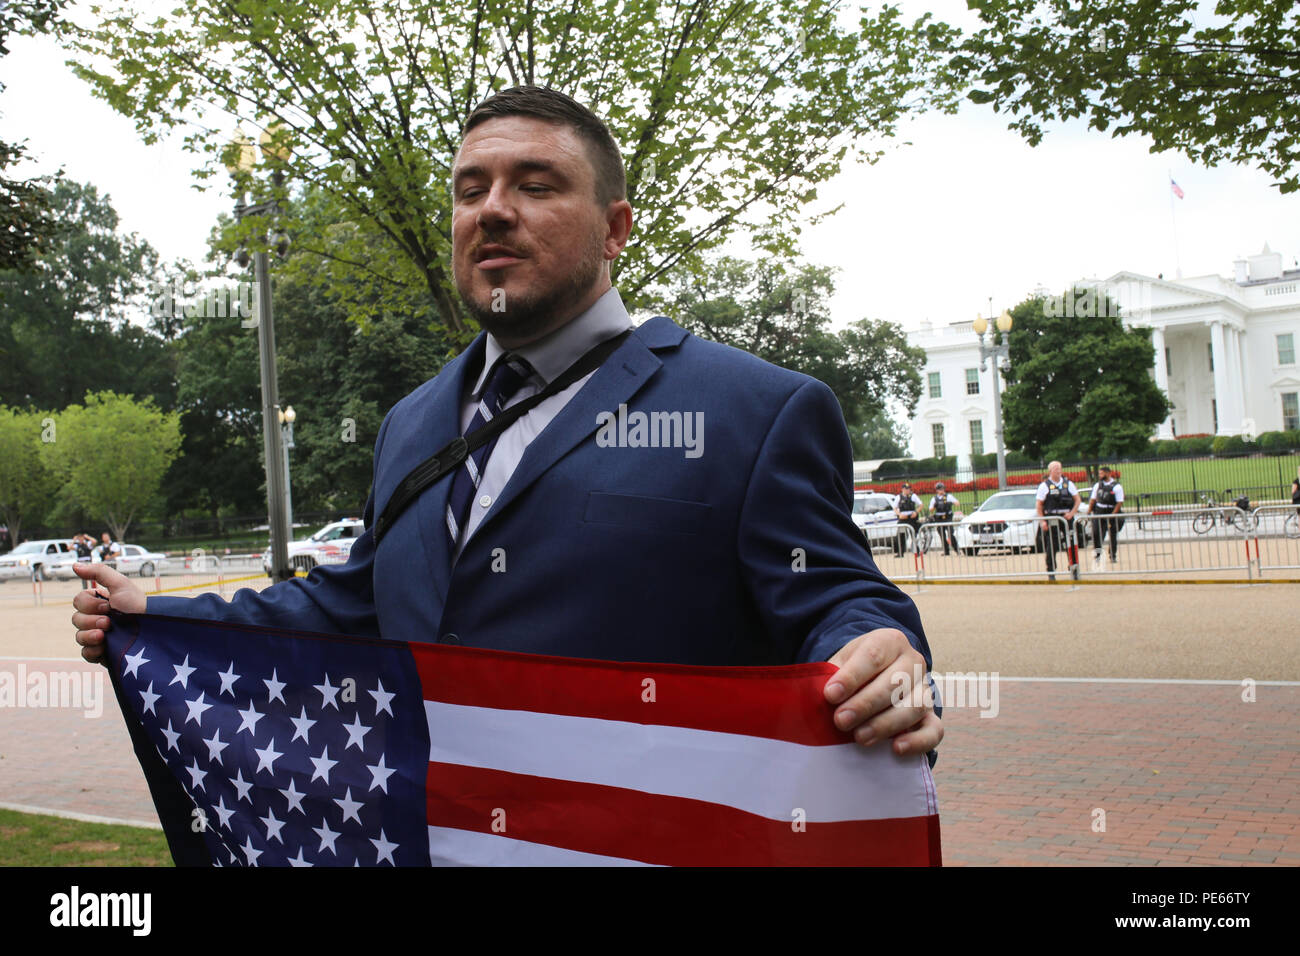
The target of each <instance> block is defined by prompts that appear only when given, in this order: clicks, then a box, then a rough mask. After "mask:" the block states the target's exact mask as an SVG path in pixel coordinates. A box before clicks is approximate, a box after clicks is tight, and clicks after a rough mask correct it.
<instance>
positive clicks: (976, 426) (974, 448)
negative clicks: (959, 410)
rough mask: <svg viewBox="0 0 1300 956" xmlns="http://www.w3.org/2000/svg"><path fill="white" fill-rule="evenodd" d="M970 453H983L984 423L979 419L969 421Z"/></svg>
mask: <svg viewBox="0 0 1300 956" xmlns="http://www.w3.org/2000/svg"><path fill="white" fill-rule="evenodd" d="M970 453H971V454H972V455H982V454H984V423H983V422H982V421H980V420H979V419H973V420H972V421H971V423H970Z"/></svg>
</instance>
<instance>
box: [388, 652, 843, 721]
mask: <svg viewBox="0 0 1300 956" xmlns="http://www.w3.org/2000/svg"><path fill="white" fill-rule="evenodd" d="M411 653H412V655H413V656H414V658H415V666H416V669H417V670H418V671H419V674H420V681H421V683H422V684H423V685H424V696H425V699H426V700H436V701H443V702H445V703H449V704H464V705H467V706H471V707H492V708H497V709H501V710H528V711H534V712H538V713H547V714H564V715H568V716H574V717H595V718H601V719H604V720H621V721H628V722H631V723H638V724H659V725H664V726H670V727H692V728H695V729H697V730H711V731H716V732H719V733H730V734H746V735H749V736H752V737H769V738H772V739H775V740H788V741H792V742H794V743H800V744H808V745H829V744H842V743H845V742H846V741H848V740H849V739H851V738H850V737H849V735H848V734H844V733H841V732H840V731H839V730H837V729H836V728H835V725H834V724H833V723H832V721H831V719H832V715H833V713H834V710H833V708H832V707H831V706H830V705H829V704H828V703H826V699H825V697H823V696H822V688H823V687H824V686H825V684H826V681H827V679H828V678H829V677H830V676H831V675H832V674H834V673H835V671H836V670H837V668H836V667H835V666H834V665H833V664H827V663H817V664H797V665H792V666H784V667H692V666H688V665H681V664H628V663H622V662H618V661H592V660H578V659H572V658H566V657H545V656H542V655H538V654H516V653H512V652H509V651H489V650H482V649H478V648H467V647H448V646H447V645H436V644H412V645H411ZM647 681H653V684H652V685H651V684H647V683H646V682H647ZM651 691H653V696H654V699H653V701H651V700H648V699H646V698H647V697H648V696H649V695H650V693H651Z"/></svg>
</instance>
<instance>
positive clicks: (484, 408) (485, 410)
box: [474, 399, 492, 431]
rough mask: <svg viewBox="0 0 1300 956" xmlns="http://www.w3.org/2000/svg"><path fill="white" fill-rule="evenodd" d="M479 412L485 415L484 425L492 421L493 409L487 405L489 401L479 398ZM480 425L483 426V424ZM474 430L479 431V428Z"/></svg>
mask: <svg viewBox="0 0 1300 956" xmlns="http://www.w3.org/2000/svg"><path fill="white" fill-rule="evenodd" d="M478 413H479V414H480V415H482V416H483V424H484V425H486V424H487V423H488V422H490V421H492V410H491V409H490V408H488V407H487V402H485V401H483V400H482V399H479V403H478ZM479 427H480V428H481V427H482V426H479ZM474 430H475V431H477V430H478V429H474Z"/></svg>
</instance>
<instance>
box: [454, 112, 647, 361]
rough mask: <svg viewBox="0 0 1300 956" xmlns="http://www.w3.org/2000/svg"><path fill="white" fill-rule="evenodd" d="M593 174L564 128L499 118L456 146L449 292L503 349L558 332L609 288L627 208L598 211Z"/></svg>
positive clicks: (619, 204)
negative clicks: (453, 281) (456, 293)
mask: <svg viewBox="0 0 1300 956" xmlns="http://www.w3.org/2000/svg"><path fill="white" fill-rule="evenodd" d="M595 177H596V174H595V170H594V168H593V167H592V164H591V160H590V158H589V154H588V151H587V148H586V145H585V143H584V142H583V140H582V139H581V138H580V137H579V136H578V134H577V133H576V132H575V131H574V130H572V129H570V128H569V127H568V126H563V125H559V124H554V123H547V122H543V121H542V120H538V119H534V118H532V117H526V116H504V117H499V118H497V119H491V120H488V121H487V122H485V123H483V124H482V125H480V126H476V127H475V128H474V129H472V130H470V132H469V134H468V135H467V136H466V137H465V140H464V142H463V143H461V147H460V152H459V153H458V154H457V155H456V160H455V163H454V164H453V167H452V220H451V239H452V264H453V272H454V275H455V279H456V288H457V289H458V290H459V292H460V294H461V298H463V299H464V300H465V303H466V304H467V306H468V307H469V310H470V312H471V313H472V314H473V315H474V317H475V318H476V319H477V320H478V322H479V324H480V325H482V326H483V327H484V328H485V329H487V331H489V332H491V333H492V334H493V335H494V336H496V338H497V339H498V341H500V342H501V343H502V345H504V346H505V347H507V348H514V347H517V346H518V345H522V344H526V343H527V342H530V341H533V340H534V339H536V338H539V337H541V336H542V335H545V334H546V333H548V332H550V331H553V330H554V329H556V328H559V327H560V326H561V325H563V324H564V323H565V322H567V321H568V320H569V319H572V318H574V317H575V316H576V315H578V314H579V313H580V312H582V311H584V310H585V309H586V308H588V307H589V306H590V305H591V304H592V303H593V302H595V301H596V299H597V298H599V297H600V296H601V295H602V294H603V293H604V292H605V291H606V290H607V289H608V288H609V276H608V273H607V271H606V268H605V263H606V261H608V260H611V259H614V258H615V257H617V256H618V254H619V252H621V251H622V249H623V246H624V244H625V243H626V242H627V233H628V231H630V229H631V207H630V206H629V205H628V204H627V202H626V201H623V200H618V201H616V202H613V203H610V204H609V206H608V207H602V206H600V205H599V204H598V203H597V201H596V186H595ZM624 220H626V221H625V222H624Z"/></svg>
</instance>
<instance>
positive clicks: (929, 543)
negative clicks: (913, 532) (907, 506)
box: [916, 511, 963, 554]
mask: <svg viewBox="0 0 1300 956" xmlns="http://www.w3.org/2000/svg"><path fill="white" fill-rule="evenodd" d="M962 517H963V515H962V513H961V512H960V511H958V512H955V513H954V514H953V516H952V517H951V518H950V519H947V520H945V519H942V518H939V517H936V516H931V517H929V518H926V519H925V521H924V522H923V523H922V524H921V530H920V531H919V532H918V533H917V536H916V547H917V550H918V551H920V552H921V553H922V554H929V553H930V549H931V548H935V547H942V546H943V538H941V537H940V534H942V529H940V528H936V527H935V525H936V524H948V528H947V531H948V533H949V534H953V537H952V538H951V539H950V541H949V547H951V548H953V549H954V550H955V549H956V548H957V541H956V535H955V534H954V532H953V527H954V526H953V524H951V522H956V521H960V520H961V519H962Z"/></svg>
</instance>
